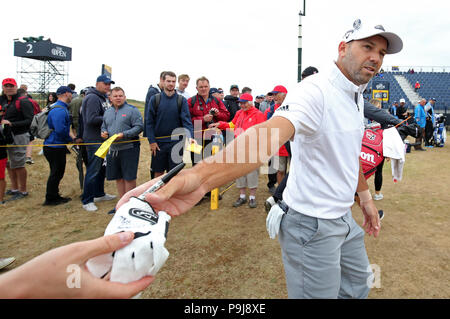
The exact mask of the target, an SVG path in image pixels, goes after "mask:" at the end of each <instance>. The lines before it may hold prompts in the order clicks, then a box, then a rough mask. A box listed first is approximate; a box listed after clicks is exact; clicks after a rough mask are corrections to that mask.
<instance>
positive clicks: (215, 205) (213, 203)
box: [211, 145, 219, 210]
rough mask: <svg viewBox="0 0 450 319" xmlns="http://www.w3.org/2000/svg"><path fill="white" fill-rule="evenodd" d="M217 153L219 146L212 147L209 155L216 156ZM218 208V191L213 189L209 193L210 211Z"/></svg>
mask: <svg viewBox="0 0 450 319" xmlns="http://www.w3.org/2000/svg"><path fill="white" fill-rule="evenodd" d="M218 151H219V145H213V146H212V150H211V153H212V155H214V154H216V153H217V152H218ZM218 208H219V189H218V188H214V189H213V190H212V191H211V210H216V209H218Z"/></svg>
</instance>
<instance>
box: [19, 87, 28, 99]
mask: <svg viewBox="0 0 450 319" xmlns="http://www.w3.org/2000/svg"><path fill="white" fill-rule="evenodd" d="M25 94H27V91H25V90H24V89H17V96H19V97H20V96H23V95H25Z"/></svg>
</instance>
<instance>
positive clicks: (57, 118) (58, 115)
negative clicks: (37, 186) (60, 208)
mask: <svg viewBox="0 0 450 319" xmlns="http://www.w3.org/2000/svg"><path fill="white" fill-rule="evenodd" d="M72 93H73V91H72V90H71V89H70V88H69V87H68V86H61V87H59V88H58V90H57V91H56V95H57V96H58V101H56V103H55V104H54V105H52V106H51V109H50V111H49V113H48V117H47V123H48V127H49V128H50V129H52V130H53V131H52V132H51V133H50V135H49V136H48V137H47V138H46V139H45V141H44V156H45V158H46V159H47V161H48V164H49V166H50V175H49V177H48V180H47V191H46V194H45V202H44V204H43V205H45V206H47V205H49V206H55V205H60V204H64V203H67V202H69V201H70V200H71V198H69V197H62V196H61V195H60V194H59V183H60V182H61V179H62V178H63V176H64V172H65V170H66V154H67V153H68V150H67V147H66V146H65V145H63V144H68V143H71V142H72V141H73V138H74V137H75V136H74V135H73V133H72V132H71V131H70V116H69V110H68V105H69V103H70V101H72Z"/></svg>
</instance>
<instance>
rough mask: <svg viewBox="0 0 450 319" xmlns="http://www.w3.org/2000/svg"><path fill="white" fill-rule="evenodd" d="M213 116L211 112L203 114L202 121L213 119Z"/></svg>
mask: <svg viewBox="0 0 450 319" xmlns="http://www.w3.org/2000/svg"><path fill="white" fill-rule="evenodd" d="M213 118H214V116H212V115H211V114H206V115H205V116H203V121H204V122H205V123H208V122H211V121H212V120H213Z"/></svg>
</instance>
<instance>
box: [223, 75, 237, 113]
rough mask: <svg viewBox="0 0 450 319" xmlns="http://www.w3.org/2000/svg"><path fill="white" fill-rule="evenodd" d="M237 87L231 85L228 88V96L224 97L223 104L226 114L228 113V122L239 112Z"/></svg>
mask: <svg viewBox="0 0 450 319" xmlns="http://www.w3.org/2000/svg"><path fill="white" fill-rule="evenodd" d="M238 99H239V86H237V85H236V84H233V85H231V86H230V94H229V95H227V96H225V98H224V104H225V107H226V108H227V110H228V112H230V120H232V119H233V118H234V116H235V114H236V112H237V111H239V109H240V108H239V104H238Z"/></svg>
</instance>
